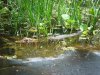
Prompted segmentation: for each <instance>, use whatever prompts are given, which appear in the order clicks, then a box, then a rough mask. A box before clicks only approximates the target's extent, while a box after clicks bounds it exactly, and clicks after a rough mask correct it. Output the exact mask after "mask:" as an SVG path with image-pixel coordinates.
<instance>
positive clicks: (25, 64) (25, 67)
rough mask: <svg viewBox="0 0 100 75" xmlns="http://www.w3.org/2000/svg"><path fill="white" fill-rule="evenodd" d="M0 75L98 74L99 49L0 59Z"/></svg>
mask: <svg viewBox="0 0 100 75" xmlns="http://www.w3.org/2000/svg"><path fill="white" fill-rule="evenodd" d="M0 75H100V51H98V50H96V51H82V50H78V51H77V50H68V51H65V52H64V53H62V54H60V55H58V56H56V57H36V58H35V57H34V58H25V59H7V60H6V59H0Z"/></svg>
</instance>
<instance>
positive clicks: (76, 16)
mask: <svg viewBox="0 0 100 75" xmlns="http://www.w3.org/2000/svg"><path fill="white" fill-rule="evenodd" d="M7 3H8V4H7V6H6V7H5V6H4V4H3V1H1V0H0V32H1V31H2V32H4V33H5V32H8V33H9V34H12V35H18V36H29V35H30V33H33V34H34V33H36V34H37V35H45V36H47V34H48V33H53V28H56V26H57V25H60V26H61V28H65V30H67V31H69V32H70V33H71V32H73V31H75V30H79V29H80V30H82V31H83V32H87V33H86V34H88V33H89V32H92V33H93V31H94V30H96V24H97V22H98V19H99V17H100V16H99V15H100V12H99V10H100V6H99V3H100V1H99V0H96V1H94V0H8V2H7ZM52 19H53V20H54V21H55V22H56V23H54V24H52ZM34 28H35V30H34ZM62 31H63V29H62ZM62 31H61V32H62ZM33 34H32V35H33ZM32 35H31V36H32Z"/></svg>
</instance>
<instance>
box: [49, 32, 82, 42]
mask: <svg viewBox="0 0 100 75" xmlns="http://www.w3.org/2000/svg"><path fill="white" fill-rule="evenodd" d="M81 33H82V31H78V32H76V33H72V34H63V35H58V36H51V37H49V38H48V40H51V41H56V40H63V39H66V38H70V37H74V36H78V35H81Z"/></svg>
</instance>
